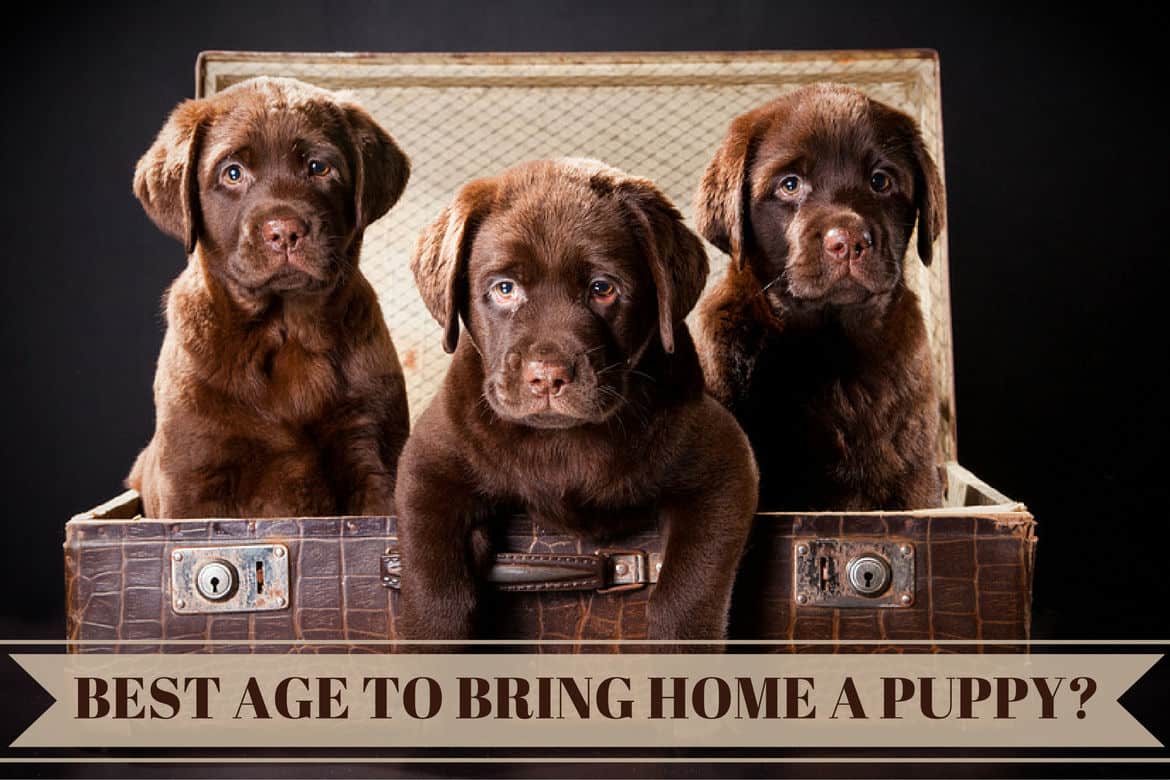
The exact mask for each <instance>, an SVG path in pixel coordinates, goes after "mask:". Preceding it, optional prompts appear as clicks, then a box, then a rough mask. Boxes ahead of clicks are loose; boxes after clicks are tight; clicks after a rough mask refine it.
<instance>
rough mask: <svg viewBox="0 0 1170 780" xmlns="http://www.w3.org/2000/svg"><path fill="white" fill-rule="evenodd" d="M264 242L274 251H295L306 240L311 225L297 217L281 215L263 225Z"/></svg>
mask: <svg viewBox="0 0 1170 780" xmlns="http://www.w3.org/2000/svg"><path fill="white" fill-rule="evenodd" d="M263 230H264V243H266V244H268V248H269V249H271V250H272V251H273V252H295V251H296V250H297V245H298V244H300V242H301V241H302V240H304V238H305V235H306V234H308V232H309V226H308V225H306V224H305V223H304V220H300V219H297V218H296V217H281V218H280V219H270V220H267V221H266V222H265V223H264V225H263Z"/></svg>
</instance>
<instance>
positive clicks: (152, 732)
mask: <svg viewBox="0 0 1170 780" xmlns="http://www.w3.org/2000/svg"><path fill="white" fill-rule="evenodd" d="M12 658H13V659H14V660H15V661H16V662H17V663H18V664H20V665H21V667H23V668H24V669H25V670H26V671H27V672H28V673H29V674H31V675H32V676H33V677H34V678H35V679H36V680H37V682H38V683H40V684H41V685H42V686H43V687H44V688H45V689H46V690H48V691H49V693H51V694H52V696H53V697H54V699H55V700H56V701H55V702H54V704H53V705H52V706H51V707H50V708H49V710H48V711H47V712H45V714H44V715H42V716H41V717H40V719H38V720H37V721H36V722H35V723H33V724H32V726H30V727H29V728H28V730H26V731H25V732H24V733H23V734H22V735H21V736H20V737H19V738H18V739H17V740H16V741H15V742H14V743H13V744H12V746H13V747H22V748H24V747H200V748H206V747H385V748H405V747H1032V746H1035V747H1160V746H1161V744H1160V743H1159V742H1158V740H1157V739H1155V738H1154V736H1153V735H1152V734H1150V733H1149V732H1148V731H1147V730H1146V729H1145V728H1144V727H1143V726H1142V725H1141V724H1140V723H1139V722H1138V721H1136V720H1135V719H1134V718H1133V717H1132V716H1131V715H1130V714H1129V713H1128V712H1126V711H1125V709H1124V708H1122V707H1121V705H1120V704H1118V702H1117V699H1118V698H1119V697H1120V696H1121V695H1122V694H1123V693H1124V692H1125V691H1126V690H1127V689H1128V688H1129V687H1130V686H1131V685H1133V684H1134V683H1135V682H1136V681H1137V680H1138V678H1139V677H1141V676H1142V675H1143V674H1144V673H1145V672H1146V671H1147V670H1148V669H1149V668H1150V667H1152V666H1153V665H1154V664H1155V663H1156V662H1157V661H1158V659H1159V658H1161V656H1159V655H1136V654H1134V655H1130V654H1116V655H1105V654H1093V655H1072V654H1064V655H1061V654H1032V655H1007V654H1004V655H996V654H992V655H974V654H958V655H905V656H890V655H812V654H809V655H772V654H767V655H765V654H734V655H616V656H611V655H600V654H599V655H593V654H589V655H533V654H506V655H505V654H499V655H488V654H483V655H479V654H476V655H384V656H370V655H324V656H297V655H292V656H287V655H282V656H275V655H34V654H23V655H13V656H12Z"/></svg>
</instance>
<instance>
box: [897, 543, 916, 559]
mask: <svg viewBox="0 0 1170 780" xmlns="http://www.w3.org/2000/svg"><path fill="white" fill-rule="evenodd" d="M898 549H899V550H901V552H902V554H903V555H905V556H906V557H910V556H911V555H913V554H914V548H913V547H911V546H910V545H908V544H904V545H902V546H901V547H899V548H898Z"/></svg>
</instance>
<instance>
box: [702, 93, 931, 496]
mask: <svg viewBox="0 0 1170 780" xmlns="http://www.w3.org/2000/svg"><path fill="white" fill-rule="evenodd" d="M875 172H881V173H882V174H883V175H886V176H887V179H888V180H889V181H892V184H890V185H889V186H888V188H886V189H884V190H882V189H881V185H882V183H883V182H882V180H880V179H878V180H876V181H877V182H878V184H877V185H875V184H874V183H873V182H874V181H875V180H874V179H873V176H874V174H875ZM789 177H795V178H796V182H797V183H796V185H795V187H796V191H795V192H794V193H789V192H788V191H787V190H786V189H785V187H786V185H787V184H788V183H790V182H789ZM695 210H696V215H697V221H698V226H699V230H700V232H701V233H702V234H703V235H704V236H706V237H707V239H708V240H710V241H711V242H712V243H714V244H715V245H716V246H717V247H719V248H720V249H722V250H723V251H724V252H727V253H728V254H730V255H731V261H732V262H731V267H730V268H729V270H728V273H727V276H726V277H725V278H724V279H723V280H721V281H720V283H719V284H718V285H717V286H716V287H715V288H714V289H713V290H712V291H711V292H710V294H709V295H708V296H707V297H705V298H704V300H703V301H702V303H701V304H700V308H699V322H700V324H699V341H700V344H701V350H700V354H701V356H702V359H703V368H704V371H705V374H706V377H707V386H708V389H709V390H710V392H711V393H712V394H713V395H714V396H715V397H716V398H718V399H719V400H720V401H722V402H723V403H724V404H725V405H726V406H727V407H728V408H729V409H730V410H731V411H732V412H733V413H734V414H735V416H736V418H737V419H738V420H739V422H740V424H741V425H742V426H743V428H744V431H745V432H746V433H747V434H748V437H749V438H750V439H751V442H752V447H753V449H754V451H755V454H756V457H757V459H758V461H759V464H760V474H761V491H760V507H761V508H762V509H768V510H808V509H821V510H827V509H850V510H860V509H907V508H917V507H927V506H937V505H938V504H939V502H940V501H941V492H940V491H941V486H940V483H939V477H938V470H937V464H936V458H937V456H936V448H937V431H938V403H937V399H936V395H935V390H934V382H933V380H932V378H931V371H932V368H931V367H932V363H931V356H930V351H929V345H928V343H927V340H926V329H925V325H924V323H923V321H922V315H921V312H920V310H919V306H918V299H917V297H916V296H915V295H914V293H913V292H911V291H910V290H909V289H907V288H906V286H905V284H904V281H903V276H902V263H903V257H904V255H905V252H906V247H907V244H908V242H909V238H910V233H911V230H912V228H913V226H914V223H915V219H916V218H917V222H918V254H919V257H920V258H921V259H922V261H923V262H924V263H926V264H929V263H930V260H931V252H932V244H933V242H934V239H935V237H936V236H937V235H938V234H939V232H940V231H941V230H942V227H943V215H944V211H945V209H944V203H943V189H942V182H941V180H940V178H939V175H938V171H937V169H936V168H935V165H934V163H933V161H932V160H931V159H930V156H929V155H928V154H927V152H926V150H925V148H924V146H923V143H922V138H921V136H920V134H919V131H918V128H917V126H916V125H915V124H914V122H913V120H911V119H910V118H909V117H907V116H906V115H904V114H902V113H900V112H897V111H895V110H893V109H891V108H889V107H887V106H884V105H882V104H880V103H877V102H874V101H872V100H869V99H867V98H866V97H864V96H863V95H862V94H861V93H860V92H858V91H856V90H853V89H849V88H846V87H841V86H835V85H812V86H809V87H805V88H803V89H800V90H797V91H796V92H794V93H792V94H789V95H786V96H785V97H782V98H780V99H778V100H775V101H773V102H771V103H768V104H766V105H764V106H761V107H759V108H757V109H755V110H753V111H749V112H748V113H746V114H743V115H742V116H739V117H737V118H736V119H735V120H734V121H733V122H732V123H731V126H730V128H729V129H728V132H727V135H726V136H725V137H724V140H723V142H722V145H721V146H720V147H719V149H718V150H717V151H716V153H715V155H714V157H713V159H712V160H711V163H710V164H709V166H708V168H707V171H706V173H705V175H704V177H703V180H702V183H701V185H700V187H699V190H698V193H697V195H696V199H695ZM835 229H839V230H846V231H852V232H850V233H848V235H849V236H851V237H853V239H854V240H853V241H852V242H851V243H850V245H849V247H848V248H846V249H845V250H844V252H845V254H844V257H845V258H846V260H845V261H844V262H842V261H840V260H837V261H834V258H833V256H832V255H830V251H829V246H830V243H831V242H830V241H829V240H828V237H829V234H830V231H833V230H835ZM850 252H853V255H852V256H851V255H850V254H849V253H850ZM850 257H855V258H857V259H855V260H850V259H849V258H850Z"/></svg>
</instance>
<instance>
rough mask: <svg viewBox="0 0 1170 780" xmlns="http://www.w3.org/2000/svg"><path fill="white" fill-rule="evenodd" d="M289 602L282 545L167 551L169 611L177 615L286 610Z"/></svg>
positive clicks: (285, 554)
mask: <svg viewBox="0 0 1170 780" xmlns="http://www.w3.org/2000/svg"><path fill="white" fill-rule="evenodd" d="M288 602H289V578H288V548H287V547H285V546H284V545H283V544H247V545H237V546H233V547H176V548H175V549H173V550H171V608H172V609H173V610H174V611H175V612H177V613H179V614H181V615H190V614H203V613H210V612H268V611H271V610H277V609H285V608H286V607H288Z"/></svg>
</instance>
